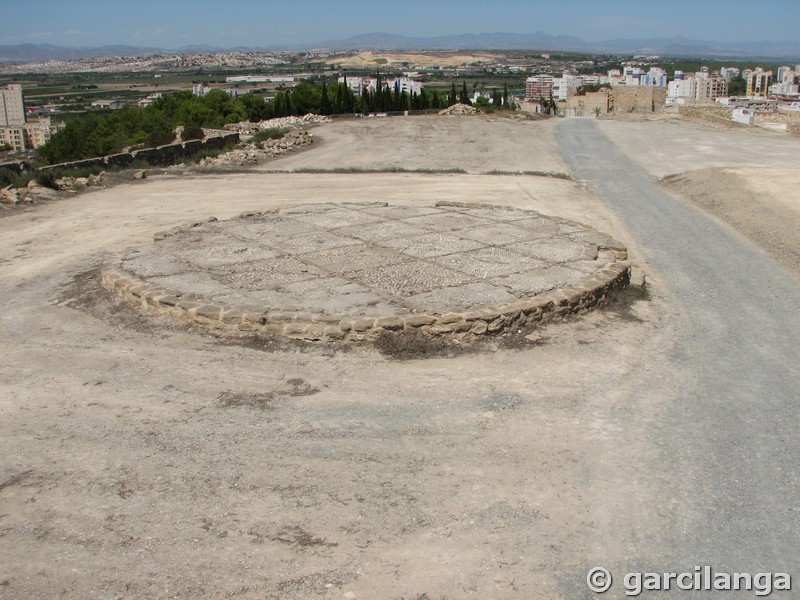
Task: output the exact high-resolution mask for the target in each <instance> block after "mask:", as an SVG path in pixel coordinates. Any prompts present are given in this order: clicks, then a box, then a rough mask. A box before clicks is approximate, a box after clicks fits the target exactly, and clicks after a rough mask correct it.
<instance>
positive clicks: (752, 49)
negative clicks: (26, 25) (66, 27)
mask: <svg viewBox="0 0 800 600" xmlns="http://www.w3.org/2000/svg"><path fill="white" fill-rule="evenodd" d="M324 49H327V50H542V51H548V50H551V51H562V52H585V53H592V54H623V55H627V54H658V55H660V56H675V57H697V58H727V59H735V58H774V59H785V60H790V61H795V60H800V41H780V42H776V41H756V42H709V41H701V40H690V39H687V38H684V37H671V38H644V39H615V40H607V41H603V42H585V41H583V40H581V39H580V38H577V37H574V36H553V35H549V34H547V33H543V32H541V31H539V32H536V33H531V34H518V33H481V34H463V35H447V36H439V37H428V38H419V37H406V36H402V35H396V34H390V33H368V34H364V35H358V36H354V37H351V38H347V39H343V40H327V41H323V42H319V43H315V44H298V45H295V46H286V45H283V46H272V47H267V46H265V47H259V48H255V47H237V48H219V47H215V46H208V45H197V46H183V47H181V48H173V49H169V50H168V49H164V48H142V47H136V46H102V47H99V48H68V47H63V46H53V45H50V44H20V45H17V46H0V61H2V62H31V61H46V60H71V59H79V58H97V57H102V56H136V55H141V54H153V53H159V52H181V53H196V52H235V51H269V50H288V51H303V50H324Z"/></svg>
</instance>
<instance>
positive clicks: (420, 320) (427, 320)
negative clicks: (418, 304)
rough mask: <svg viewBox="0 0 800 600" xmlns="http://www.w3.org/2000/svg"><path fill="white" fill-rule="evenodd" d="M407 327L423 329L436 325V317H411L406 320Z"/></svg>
mask: <svg viewBox="0 0 800 600" xmlns="http://www.w3.org/2000/svg"><path fill="white" fill-rule="evenodd" d="M405 322H406V325H408V326H409V327H422V326H424V325H433V324H434V323H436V317H432V316H430V315H411V316H408V317H406V318H405Z"/></svg>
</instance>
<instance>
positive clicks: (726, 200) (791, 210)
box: [663, 168, 800, 273]
mask: <svg viewBox="0 0 800 600" xmlns="http://www.w3.org/2000/svg"><path fill="white" fill-rule="evenodd" d="M798 179H800V169H768V168H761V169H754V168H741V169H701V170H697V171H689V172H687V173H681V174H677V175H671V176H668V177H665V178H664V180H663V183H664V185H665V186H666V187H667V189H669V190H671V191H673V192H677V193H678V194H679V195H681V196H682V197H684V198H686V199H688V200H690V201H692V202H694V203H695V204H697V205H698V206H700V207H702V208H703V209H704V210H706V211H707V212H710V213H711V214H713V215H715V216H717V217H719V218H720V219H722V220H723V221H725V222H726V223H728V224H729V225H731V226H733V227H734V228H735V229H737V230H738V231H739V232H741V233H743V234H744V235H746V236H747V237H749V238H750V239H752V240H754V241H755V242H756V243H758V244H759V245H760V246H761V247H762V248H764V249H765V250H766V251H767V252H769V253H770V254H772V255H773V256H776V257H777V258H778V259H779V260H780V261H781V262H783V263H784V264H786V265H787V266H789V267H791V268H792V269H794V270H795V271H796V272H798V273H800V189H798V187H797V181H798Z"/></svg>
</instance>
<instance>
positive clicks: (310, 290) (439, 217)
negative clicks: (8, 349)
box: [102, 203, 629, 341]
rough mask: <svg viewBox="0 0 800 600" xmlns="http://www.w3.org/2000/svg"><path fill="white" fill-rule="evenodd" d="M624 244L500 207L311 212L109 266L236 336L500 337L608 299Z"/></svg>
mask: <svg viewBox="0 0 800 600" xmlns="http://www.w3.org/2000/svg"><path fill="white" fill-rule="evenodd" d="M625 260H627V251H626V249H625V247H624V246H622V245H621V244H620V243H619V242H616V241H615V240H613V239H612V238H610V237H609V236H607V235H604V234H602V233H600V232H598V231H596V230H594V229H592V228H591V227H587V226H585V225H581V224H578V223H574V222H571V221H567V220H564V219H560V218H555V217H547V216H544V215H541V214H539V213H536V212H532V211H526V210H519V209H511V208H505V207H498V206H488V205H476V204H456V203H439V204H437V205H435V206H430V207H422V206H395V205H392V206H390V205H388V204H386V203H359V204H356V203H353V204H349V203H344V204H308V205H300V206H293V207H289V208H282V209H280V210H275V211H271V212H264V213H246V214H243V215H240V216H239V217H238V218H234V219H231V220H228V221H218V220H216V219H213V218H212V219H209V220H207V221H204V222H201V223H190V224H187V225H184V226H182V227H177V228H175V229H173V230H170V231H167V232H162V233H158V234H156V235H155V236H154V242H153V243H151V244H149V245H147V246H144V247H141V248H139V249H137V250H134V251H132V252H130V253H129V254H127V255H125V256H124V257H122V258H121V260H119V261H118V262H116V263H115V264H113V265H110V266H109V267H108V268H106V269H105V270H104V272H103V276H102V283H103V285H104V286H105V287H106V288H108V289H110V290H113V291H114V292H116V293H117V294H119V295H120V296H122V297H124V298H126V299H127V300H129V301H130V302H133V303H134V304H136V305H138V306H141V307H143V308H145V309H147V310H150V311H153V312H157V313H161V314H169V315H172V316H174V317H176V318H179V319H184V320H186V319H189V320H191V321H193V322H195V323H199V324H202V325H203V326H205V327H208V328H210V329H212V330H214V331H217V332H220V333H223V334H230V335H249V334H252V333H253V332H261V333H264V334H269V335H279V336H288V337H292V338H301V339H307V340H327V339H332V340H352V341H368V340H372V339H375V338H377V337H378V336H380V335H381V334H382V333H384V332H387V331H392V332H400V331H404V330H415V331H422V332H425V333H428V334H430V335H451V336H458V337H460V338H469V337H474V336H484V335H491V334H496V333H498V332H501V331H503V330H505V329H506V328H509V327H522V326H525V325H529V324H532V323H536V322H543V321H547V320H549V319H551V318H553V317H555V316H561V315H564V314H567V313H572V312H577V311H579V310H583V309H586V308H590V307H592V306H596V305H598V304H601V303H603V302H604V301H605V300H606V298H607V297H608V295H609V294H610V293H611V292H613V291H614V290H615V289H617V288H621V287H623V286H625V285H627V283H628V280H629V267H628V265H627V263H625V262H624V261H625Z"/></svg>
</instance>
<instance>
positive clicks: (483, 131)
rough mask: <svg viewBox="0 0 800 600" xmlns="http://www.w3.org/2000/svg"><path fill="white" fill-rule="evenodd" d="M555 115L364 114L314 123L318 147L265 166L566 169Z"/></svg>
mask: <svg viewBox="0 0 800 600" xmlns="http://www.w3.org/2000/svg"><path fill="white" fill-rule="evenodd" d="M557 122H558V121H557V120H556V119H551V120H546V121H519V120H517V119H509V118H504V117H498V116H491V115H488V116H477V117H474V116H470V117H459V116H450V117H447V118H442V117H438V116H431V117H405V118H401V117H396V118H395V117H392V118H371V119H370V118H365V119H358V120H354V121H353V120H347V121H339V122H335V123H331V124H326V125H322V126H320V127H315V128H314V129H313V130H312V134H313V136H314V138H315V140H316V141H317V142H318V143H319V147H316V148H314V149H313V152H303V153H300V154H291V155H288V156H286V158H281V159H279V160H276V161H271V162H269V163H265V164H264V166H263V168H264V169H267V170H269V169H287V170H292V169H307V168H323V169H346V168H353V167H358V168H362V169H392V168H404V169H433V170H436V169H462V170H464V171H467V172H469V173H487V172H490V171H495V170H497V171H511V172H518V171H556V172H564V171H566V170H567V167H566V164H565V163H564V160H563V159H562V158H561V155H560V154H559V153H558V149H557V148H556V145H555V143H554V138H553V127H554V126H555V125H556V124H557Z"/></svg>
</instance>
